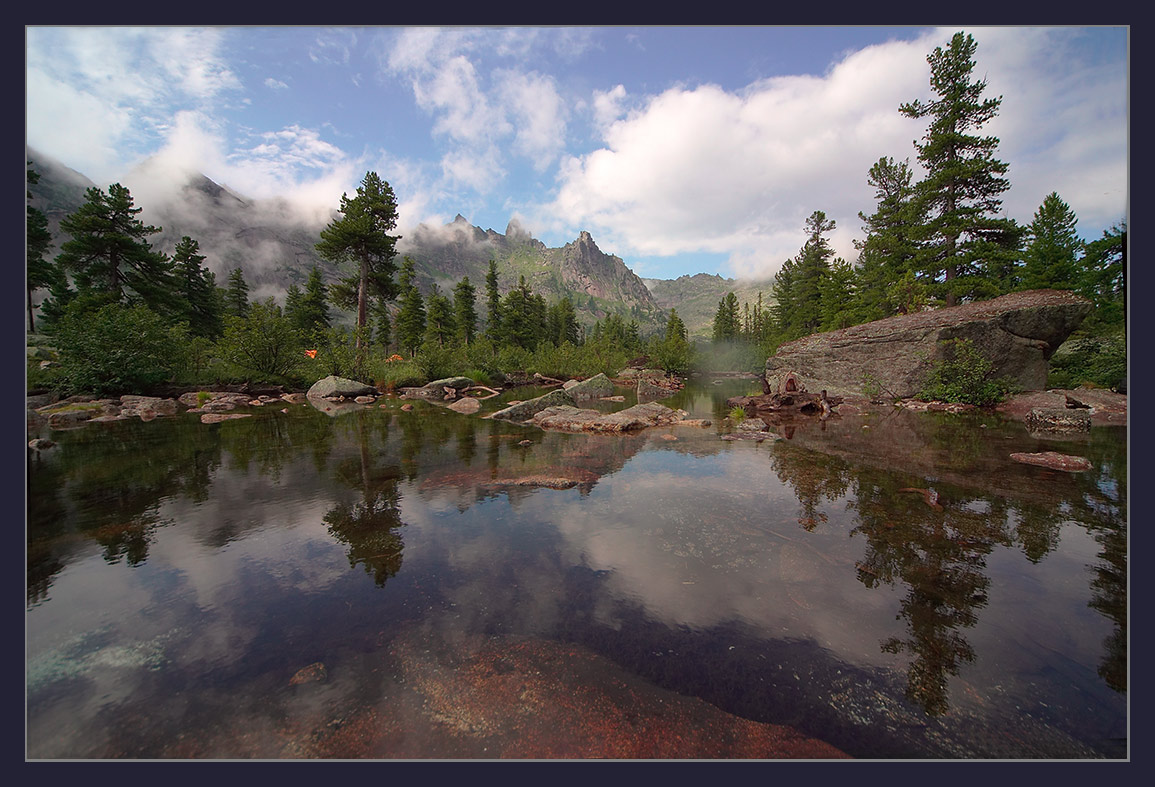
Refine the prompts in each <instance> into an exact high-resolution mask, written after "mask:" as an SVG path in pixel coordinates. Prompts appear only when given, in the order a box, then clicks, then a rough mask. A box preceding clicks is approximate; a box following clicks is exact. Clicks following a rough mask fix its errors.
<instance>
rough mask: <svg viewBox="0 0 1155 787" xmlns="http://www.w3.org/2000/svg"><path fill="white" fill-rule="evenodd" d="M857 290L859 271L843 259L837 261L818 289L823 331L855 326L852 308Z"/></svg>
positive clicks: (833, 263)
mask: <svg viewBox="0 0 1155 787" xmlns="http://www.w3.org/2000/svg"><path fill="white" fill-rule="evenodd" d="M857 289H858V275H857V271H855V269H854V267H853V266H852V265H851V264H850V263H849V262H847V261H846V260H844V259H842V258H841V257H839V258H837V259H835V260H834V262H832V263H831V264H830V268H829V270H828V271H827V274H826V276H825V277H824V278H823V280H822V282H821V283H820V284H819V288H818V294H819V297H820V302H821V311H822V325H821V329H822V330H824V331H833V330H837V329H839V328H846V327H848V326H850V325H854V324H855V322H856V321H855V317H854V310H853V308H852V307H853V305H854V304H855V302H856V299H857Z"/></svg>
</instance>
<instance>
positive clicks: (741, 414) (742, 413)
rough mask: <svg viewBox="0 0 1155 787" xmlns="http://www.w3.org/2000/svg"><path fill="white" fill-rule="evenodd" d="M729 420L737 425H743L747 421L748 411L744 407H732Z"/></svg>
mask: <svg viewBox="0 0 1155 787" xmlns="http://www.w3.org/2000/svg"><path fill="white" fill-rule="evenodd" d="M729 418H730V420H731V421H732V422H734V423H736V424H740V423H742V422H743V421H745V420H746V409H745V408H743V407H731V408H730V416H729Z"/></svg>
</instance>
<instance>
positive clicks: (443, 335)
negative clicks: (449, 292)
mask: <svg viewBox="0 0 1155 787" xmlns="http://www.w3.org/2000/svg"><path fill="white" fill-rule="evenodd" d="M456 333H457V327H456V325H455V323H454V320H453V304H452V303H451V302H450V300H449V298H447V297H446V296H444V295H442V294H441V290H440V288H438V286H437V285H436V284H434V285H433V291H432V292H430V293H429V297H428V298H427V299H426V302H425V340H426V341H428V342H432V343H433V344H436V345H437V346H438V347H444V346H445V345H447V344H451V343H452V342H453V339H454V338H455V336H456Z"/></svg>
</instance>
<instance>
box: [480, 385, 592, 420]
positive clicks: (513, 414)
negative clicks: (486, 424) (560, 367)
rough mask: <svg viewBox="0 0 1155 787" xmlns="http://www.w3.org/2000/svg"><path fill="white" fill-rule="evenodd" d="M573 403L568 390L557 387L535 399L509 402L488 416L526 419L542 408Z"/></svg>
mask: <svg viewBox="0 0 1155 787" xmlns="http://www.w3.org/2000/svg"><path fill="white" fill-rule="evenodd" d="M573 403H574V399H573V397H572V396H570V393H569V391H564V390H562V389H561V388H557V389H555V390H553V391H550V392H549V393H547V394H545V395H544V396H539V397H537V398H536V399H527V400H526V401H524V402H518V403H517V404H511V405H510V406H509V407H506V408H505V409H504V410H498V411H497V412H496V413H494V414H493V415H491V416H490V418H496V419H498V420H501V421H528V420H529V419H530V418H533V417H534V416H535V415H536V414H537V413H540V412H541V411H542V410H545V409H546V408H548V407H556V406H561V405H570V406H572V405H573Z"/></svg>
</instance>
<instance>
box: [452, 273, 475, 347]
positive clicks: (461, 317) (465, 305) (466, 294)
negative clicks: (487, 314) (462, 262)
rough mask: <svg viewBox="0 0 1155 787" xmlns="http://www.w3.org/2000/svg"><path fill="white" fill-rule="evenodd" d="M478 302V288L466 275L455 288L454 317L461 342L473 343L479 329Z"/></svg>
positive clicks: (458, 339)
mask: <svg viewBox="0 0 1155 787" xmlns="http://www.w3.org/2000/svg"><path fill="white" fill-rule="evenodd" d="M476 303H477V290H476V288H475V287H474V286H473V285H472V284H471V283H470V281H469V277H468V276H466V277H464V278H462V280H461V281H459V282H457V285H456V286H455V287H454V288H453V318H454V323H455V325H456V326H457V341H458V343H459V344H463V345H469V344H473V336H474V333H475V332H476V331H477V306H476Z"/></svg>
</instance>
